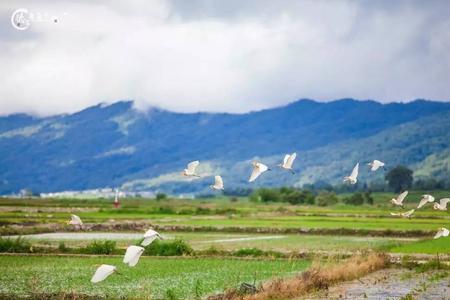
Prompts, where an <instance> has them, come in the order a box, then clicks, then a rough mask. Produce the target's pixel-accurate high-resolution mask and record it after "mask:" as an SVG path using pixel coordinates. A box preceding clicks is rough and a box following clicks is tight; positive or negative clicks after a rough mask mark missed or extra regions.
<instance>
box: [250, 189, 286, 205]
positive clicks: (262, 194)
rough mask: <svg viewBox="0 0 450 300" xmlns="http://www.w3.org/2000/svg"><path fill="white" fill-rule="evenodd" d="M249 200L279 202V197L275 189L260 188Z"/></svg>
mask: <svg viewBox="0 0 450 300" xmlns="http://www.w3.org/2000/svg"><path fill="white" fill-rule="evenodd" d="M250 200H251V201H253V202H279V201H280V200H281V197H280V192H279V191H278V190H277V189H267V188H261V189H258V190H256V191H255V192H254V193H253V194H252V195H251V196H250Z"/></svg>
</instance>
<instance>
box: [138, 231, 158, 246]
mask: <svg viewBox="0 0 450 300" xmlns="http://www.w3.org/2000/svg"><path fill="white" fill-rule="evenodd" d="M157 238H159V239H161V240H163V237H162V236H161V235H160V234H159V233H158V232H156V231H154V230H153V229H149V230H147V231H146V232H145V233H144V240H143V241H142V242H141V246H148V245H150V244H151V243H152V242H153V241H154V240H156V239H157Z"/></svg>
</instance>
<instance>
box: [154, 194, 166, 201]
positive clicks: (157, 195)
mask: <svg viewBox="0 0 450 300" xmlns="http://www.w3.org/2000/svg"><path fill="white" fill-rule="evenodd" d="M155 199H156V200H157V201H161V200H166V199H167V195H166V194H164V193H157V194H156V197H155Z"/></svg>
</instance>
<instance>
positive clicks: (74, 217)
mask: <svg viewBox="0 0 450 300" xmlns="http://www.w3.org/2000/svg"><path fill="white" fill-rule="evenodd" d="M67 223H68V224H70V225H73V226H75V227H79V228H83V222H82V221H81V219H80V217H79V216H77V215H71V216H70V221H69V222H67Z"/></svg>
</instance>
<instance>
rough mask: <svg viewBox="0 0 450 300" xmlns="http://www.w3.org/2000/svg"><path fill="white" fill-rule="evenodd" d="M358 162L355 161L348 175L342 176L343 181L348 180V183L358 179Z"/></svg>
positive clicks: (353, 182)
mask: <svg viewBox="0 0 450 300" xmlns="http://www.w3.org/2000/svg"><path fill="white" fill-rule="evenodd" d="M358 172H359V163H357V164H356V165H355V166H354V167H353V170H352V173H351V174H350V176H345V177H344V182H350V184H355V183H356V182H357V181H358Z"/></svg>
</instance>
